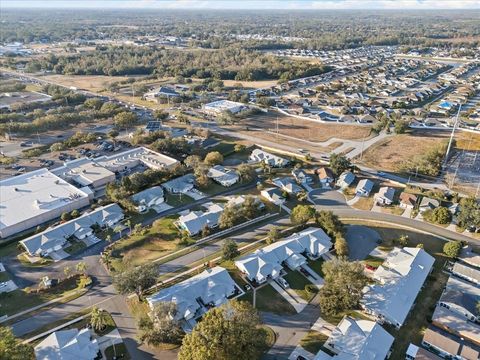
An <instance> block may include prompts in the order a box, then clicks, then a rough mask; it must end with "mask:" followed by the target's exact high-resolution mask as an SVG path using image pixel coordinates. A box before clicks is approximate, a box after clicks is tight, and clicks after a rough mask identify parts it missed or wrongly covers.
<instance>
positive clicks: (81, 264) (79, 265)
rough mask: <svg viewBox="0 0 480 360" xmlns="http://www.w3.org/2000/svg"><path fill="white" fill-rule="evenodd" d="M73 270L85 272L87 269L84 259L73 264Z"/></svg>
mask: <svg viewBox="0 0 480 360" xmlns="http://www.w3.org/2000/svg"><path fill="white" fill-rule="evenodd" d="M75 270H77V272H79V273H82V274H85V273H86V271H87V264H86V263H85V262H84V261H80V262H78V263H77V265H75Z"/></svg>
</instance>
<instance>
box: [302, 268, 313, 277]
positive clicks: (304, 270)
mask: <svg viewBox="0 0 480 360" xmlns="http://www.w3.org/2000/svg"><path fill="white" fill-rule="evenodd" d="M300 272H301V273H302V274H303V275H305V276H311V275H310V273H309V272H308V271H307V270H306V269H304V268H303V267H300Z"/></svg>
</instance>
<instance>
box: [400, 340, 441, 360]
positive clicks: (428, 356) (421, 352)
mask: <svg viewBox="0 0 480 360" xmlns="http://www.w3.org/2000/svg"><path fill="white" fill-rule="evenodd" d="M405 359H406V360H442V358H441V357H440V356H438V355H435V354H434V353H431V352H430V351H428V350H425V349H424V348H421V347H418V346H417V345H414V344H412V343H410V345H408V349H407V352H406V354H405Z"/></svg>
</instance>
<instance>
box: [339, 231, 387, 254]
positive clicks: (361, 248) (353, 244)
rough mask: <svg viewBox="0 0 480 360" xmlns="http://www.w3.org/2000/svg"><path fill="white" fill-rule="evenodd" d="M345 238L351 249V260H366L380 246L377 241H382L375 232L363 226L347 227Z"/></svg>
mask: <svg viewBox="0 0 480 360" xmlns="http://www.w3.org/2000/svg"><path fill="white" fill-rule="evenodd" d="M345 237H346V239H347V242H348V248H349V256H348V257H349V258H350V259H351V260H363V259H365V258H366V257H367V256H368V254H370V253H371V252H372V250H373V249H375V248H376V247H377V246H378V243H377V240H381V238H380V235H379V234H378V233H377V232H376V231H375V230H373V229H370V228H368V227H365V226H361V225H349V226H347V233H346V235H345Z"/></svg>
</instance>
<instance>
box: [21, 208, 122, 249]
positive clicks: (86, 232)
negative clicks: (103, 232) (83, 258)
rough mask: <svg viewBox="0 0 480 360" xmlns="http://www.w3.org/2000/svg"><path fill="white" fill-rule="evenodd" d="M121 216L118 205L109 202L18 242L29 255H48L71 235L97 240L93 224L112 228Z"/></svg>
mask: <svg viewBox="0 0 480 360" xmlns="http://www.w3.org/2000/svg"><path fill="white" fill-rule="evenodd" d="M123 218H124V215H123V211H122V209H121V208H120V206H118V205H117V204H110V205H107V206H104V207H100V208H97V209H95V210H94V211H92V212H90V213H86V214H83V215H82V216H80V217H78V218H76V219H73V220H70V221H67V222H65V223H63V224H60V225H58V226H55V227H53V228H48V229H47V230H45V231H42V232H40V233H38V234H35V235H32V236H30V237H28V238H26V239H24V240H21V241H20V244H21V245H22V246H23V247H24V248H25V250H26V251H27V253H28V254H29V255H30V256H49V255H50V254H51V253H53V252H55V251H59V250H61V249H62V248H63V247H64V246H65V245H66V244H67V243H68V239H70V238H72V237H74V238H75V239H78V240H84V239H87V238H92V240H94V242H98V240H97V239H96V237H94V227H95V226H100V227H102V228H106V227H109V228H112V227H113V226H115V225H116V224H117V223H119V222H120V221H121V220H123Z"/></svg>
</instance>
